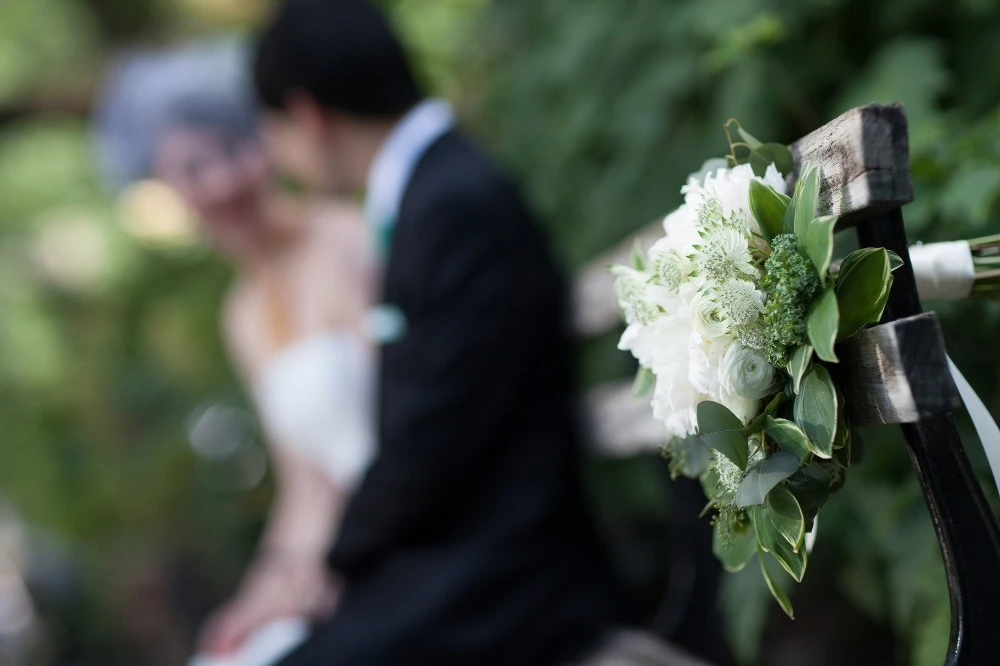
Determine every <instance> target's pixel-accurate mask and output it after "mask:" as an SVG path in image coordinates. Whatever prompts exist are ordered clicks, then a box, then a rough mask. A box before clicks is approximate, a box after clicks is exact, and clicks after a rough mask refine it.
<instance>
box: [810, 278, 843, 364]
mask: <svg viewBox="0 0 1000 666" xmlns="http://www.w3.org/2000/svg"><path fill="white" fill-rule="evenodd" d="M839 324H840V308H839V307H838V304H837V294H836V293H834V291H833V288H831V287H827V288H826V289H824V290H823V293H822V294H820V295H819V296H818V297H817V298H815V299H814V300H813V302H812V308H811V309H810V311H809V319H808V320H807V321H806V330H807V331H808V332H809V342H811V343H812V346H813V347H814V348H815V349H816V355H817V356H819V357H820V358H821V359H823V360H824V361H827V362H830V363H836V362H837V354H835V353H834V351H833V346H834V345H835V344H836V342H837V331H838V330H839Z"/></svg>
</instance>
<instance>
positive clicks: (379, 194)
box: [365, 99, 455, 230]
mask: <svg viewBox="0 0 1000 666" xmlns="http://www.w3.org/2000/svg"><path fill="white" fill-rule="evenodd" d="M454 123H455V116H454V113H453V112H452V109H451V106H450V105H449V104H448V102H445V101H444V100H438V99H428V100H425V101H423V102H421V103H420V104H418V105H417V106H415V107H413V108H412V109H411V110H410V111H409V112H408V113H407V114H406V115H405V116H403V119H402V120H400V121H399V123H398V124H397V125H396V127H395V128H393V130H392V132H391V133H390V134H389V137H388V138H387V139H386V140H385V142H384V143H383V144H382V146H381V147H380V148H379V151H378V153H377V154H376V155H375V159H374V160H373V161H372V165H371V169H370V170H369V172H368V192H367V194H366V196H365V216H366V217H367V218H368V222H369V224H372V225H374V226H375V227H376V228H378V229H380V230H384V229H385V228H386V227H389V226H391V225H393V224H395V222H396V218H397V217H398V215H399V208H400V205H401V204H402V201H403V195H404V194H405V193H406V187H407V186H408V185H409V183H410V177H411V176H412V175H413V170H414V169H415V168H416V166H417V163H418V162H419V161H420V158H421V157H423V155H424V152H426V150H427V149H428V148H429V147H430V145H431V144H432V143H434V142H435V141H436V140H437V139H438V138H439V137H440V136H441V135H442V134H444V133H445V132H447V131H448V130H450V129H451V127H452V126H453V125H454Z"/></svg>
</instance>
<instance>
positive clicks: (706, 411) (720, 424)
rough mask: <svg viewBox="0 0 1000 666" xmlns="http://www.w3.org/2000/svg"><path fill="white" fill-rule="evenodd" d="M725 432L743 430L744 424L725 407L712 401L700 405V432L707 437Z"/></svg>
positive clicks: (705, 401) (704, 401)
mask: <svg viewBox="0 0 1000 666" xmlns="http://www.w3.org/2000/svg"><path fill="white" fill-rule="evenodd" d="M725 430H743V422H742V421H740V419H739V417H738V416H736V414H733V413H732V412H731V411H730V410H729V409H728V408H727V407H726V406H725V405H720V404H719V403H717V402H712V401H711V400H703V401H702V402H699V403H698V432H699V434H701V435H707V434H710V433H713V432H722V431H725Z"/></svg>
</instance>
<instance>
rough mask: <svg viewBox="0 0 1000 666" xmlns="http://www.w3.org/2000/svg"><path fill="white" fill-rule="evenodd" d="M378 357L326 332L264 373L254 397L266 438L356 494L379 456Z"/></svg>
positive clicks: (284, 353) (346, 336)
mask: <svg viewBox="0 0 1000 666" xmlns="http://www.w3.org/2000/svg"><path fill="white" fill-rule="evenodd" d="M374 365H375V360H374V352H373V351H372V350H371V349H370V348H369V347H368V346H366V345H365V344H364V343H363V342H362V341H361V340H359V339H358V338H357V336H355V335H352V334H350V333H346V332H343V331H327V332H324V333H319V334H314V335H311V336H308V337H305V338H302V339H300V340H296V341H295V342H293V343H292V344H290V345H288V346H287V347H285V348H284V349H282V350H281V351H279V352H278V353H277V354H276V355H275V356H274V357H273V358H271V359H270V360H269V361H268V363H267V364H266V365H265V366H264V367H263V369H262V370H261V372H260V374H259V376H258V377H257V381H256V385H255V386H254V391H255V393H256V396H257V408H258V410H259V412H260V418H261V420H262V421H263V423H264V427H265V429H266V430H267V432H268V434H269V435H270V436H271V437H273V438H274V440H275V442H277V443H278V445H280V446H285V447H289V448H291V449H293V450H294V451H295V452H297V453H299V454H301V455H302V456H303V457H304V458H306V459H308V460H310V461H312V462H313V463H314V464H315V465H316V467H317V468H318V469H321V470H322V471H323V472H324V473H326V475H327V476H328V477H329V478H330V479H331V480H332V481H333V482H334V483H335V484H336V485H337V486H339V487H341V488H344V489H351V488H353V487H354V486H355V485H356V484H357V481H358V479H359V478H360V477H361V475H362V474H363V473H364V471H365V469H367V467H368V464H369V463H370V462H371V459H372V456H373V455H374V452H375V443H374V440H375V435H374V414H373V410H372V399H373V395H372V392H373V384H374V374H375V373H374Z"/></svg>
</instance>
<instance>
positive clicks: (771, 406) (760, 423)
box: [743, 393, 786, 436]
mask: <svg viewBox="0 0 1000 666" xmlns="http://www.w3.org/2000/svg"><path fill="white" fill-rule="evenodd" d="M785 397H786V396H785V394H784V393H777V394H775V396H774V397H773V398H771V402H769V403H767V407H765V408H764V411H763V412H761V413H760V414H759V415H758V416H757V418H755V419H754V420H753V421H751V422H750V425H748V426H747V427H746V428H745V429H744V430H743V432H745V433H746V434H747V435H748V436H749V435H750V434H752V433H755V432H760V431H761V430H762V429H763V428H764V425H765V423H766V422H767V417H769V416H770V415H771V414H774V410H776V409H777V408H778V407H779V406H781V403H782V402H784V401H785Z"/></svg>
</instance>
